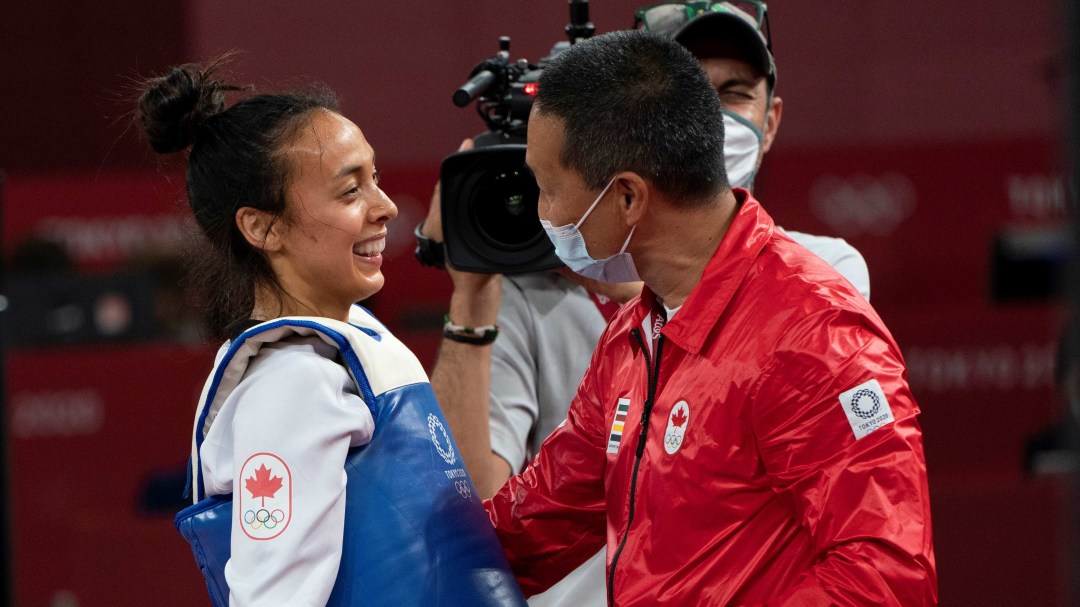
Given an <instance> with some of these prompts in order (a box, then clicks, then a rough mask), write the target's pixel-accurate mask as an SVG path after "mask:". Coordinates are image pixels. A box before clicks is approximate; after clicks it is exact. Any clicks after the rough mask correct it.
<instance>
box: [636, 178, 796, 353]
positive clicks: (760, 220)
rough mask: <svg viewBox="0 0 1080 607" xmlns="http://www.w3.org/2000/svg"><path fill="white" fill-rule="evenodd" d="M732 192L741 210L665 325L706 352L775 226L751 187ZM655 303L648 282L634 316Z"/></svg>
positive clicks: (669, 333) (671, 335)
mask: <svg viewBox="0 0 1080 607" xmlns="http://www.w3.org/2000/svg"><path fill="white" fill-rule="evenodd" d="M732 192H733V193H734V194H735V201H736V204H737V205H738V211H737V212H736V213H735V217H734V218H733V219H732V222H731V226H730V227H729V228H728V231H727V234H725V235H724V238H723V240H721V241H720V245H719V246H718V247H717V248H716V251H715V252H714V253H713V255H712V258H710V260H709V262H708V264H707V265H706V266H705V271H704V272H703V273H702V276H701V282H699V283H698V285H697V286H696V287H694V290H693V291H691V292H690V296H689V297H687V298H686V301H685V302H684V303H683V305H682V308H680V310H679V313H678V315H676V316H675V318H674V320H672V321H671V322H670V323H668V324H666V325H665V326H664V329H663V333H664V337H665V339H668V340H670V341H674V342H675V343H676V344H678V345H679V346H680V347H681V348H683V349H685V350H687V351H689V352H694V353H697V352H700V351H701V348H702V346H703V345H704V344H705V339H706V338H707V337H708V336H709V334H710V333H711V332H712V331H711V329H712V327H713V325H714V324H716V322H717V320H719V318H720V315H721V314H723V313H724V310H726V309H727V307H728V304H729V303H730V302H731V299H732V297H733V296H734V295H735V292H736V290H738V288H739V286H740V285H741V284H742V282H743V279H744V278H746V274H747V273H748V272H749V271H750V267H751V266H752V265H753V263H754V260H755V259H757V256H758V254H759V253H761V250H762V249H763V248H764V247H765V244H766V243H767V242H768V241H769V239H770V238H771V237H772V235H773V233H774V232H775V231H776V224H774V223H773V220H772V218H771V217H769V214H768V213H766V212H765V209H763V208H762V207H761V204H760V203H759V202H758V201H757V200H756V199H755V198H754V197H753V195H751V194H750V192H749V191H747V190H744V189H742V188H733V189H732ZM655 302H656V294H655V293H653V292H652V290H651V289H649V287H647V286H646V287H645V289H644V290H643V291H642V293H641V296H640V297H639V298H638V299H637V301H636V302H635V303H634V305H635V308H636V309H635V311H634V313H633V317H634V318H636V319H637V321H638V323H640V321H641V319H642V318H644V317H645V315H647V314H649V313H650V312H651V311H652V309H653V306H654V305H657V304H656V303H655Z"/></svg>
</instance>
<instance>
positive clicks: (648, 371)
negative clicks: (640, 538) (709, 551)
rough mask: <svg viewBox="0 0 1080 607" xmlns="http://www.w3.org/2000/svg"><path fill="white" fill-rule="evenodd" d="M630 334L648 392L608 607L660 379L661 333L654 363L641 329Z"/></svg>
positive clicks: (631, 518) (631, 517)
mask: <svg viewBox="0 0 1080 607" xmlns="http://www.w3.org/2000/svg"><path fill="white" fill-rule="evenodd" d="M630 334H631V335H632V336H633V337H634V339H635V340H636V341H637V343H638V345H639V346H640V347H641V353H642V354H644V355H645V375H646V377H648V379H649V387H648V394H647V396H646V397H645V408H644V410H643V411H642V412H641V435H640V436H639V437H638V445H637V450H636V452H635V453H634V471H633V473H632V474H631V476H630V512H629V513H628V514H627V517H626V530H625V531H624V532H623V539H622V541H621V542H619V548H618V549H617V550H615V556H614V557H612V559H611V572H610V573H608V584H607V593H608V607H615V566H616V565H617V564H618V563H619V556H620V555H622V551H623V548H625V547H626V540H627V539H628V538H629V537H630V525H631V524H633V522H634V497H635V495H636V493H637V474H638V467H639V466H640V465H641V456H642V455H644V454H645V438H646V436H648V433H649V415H650V414H651V413H652V408H653V401H655V400H656V387H657V384H658V383H659V381H660V351H661V350H662V349H663V347H664V336H663V334H661V335H660V336H659V337H658V338H657V339H656V363H655V364H653V363H652V362H651V361H650V360H649V350H648V347H647V346H646V344H645V340H644V338H642V336H641V331H640V330H638V329H637V328H634V329H631V330H630Z"/></svg>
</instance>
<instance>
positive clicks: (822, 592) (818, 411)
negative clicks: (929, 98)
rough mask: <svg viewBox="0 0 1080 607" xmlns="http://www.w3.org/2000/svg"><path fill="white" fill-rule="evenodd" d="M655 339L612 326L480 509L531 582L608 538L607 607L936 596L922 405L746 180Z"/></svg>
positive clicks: (885, 342) (850, 297) (637, 309)
mask: <svg viewBox="0 0 1080 607" xmlns="http://www.w3.org/2000/svg"><path fill="white" fill-rule="evenodd" d="M736 196H737V198H738V200H739V201H740V203H741V205H740V209H739V211H738V213H737V214H736V217H735V220H734V222H733V223H732V225H731V228H730V230H729V231H728V233H727V235H725V237H724V239H723V242H722V243H721V244H720V246H719V247H718V249H717V251H716V253H715V254H714V255H713V257H712V259H711V261H710V262H709V264H708V266H707V267H706V268H705V272H704V275H703V276H702V278H701V282H700V283H699V284H698V286H697V287H696V288H695V289H694V291H693V292H692V293H691V294H690V297H689V298H688V299H687V300H686V302H685V304H684V305H683V306H682V308H681V309H680V310H679V312H678V314H677V315H676V316H675V317H674V318H673V320H672V321H671V322H669V323H667V324H666V325H665V326H664V327H663V329H662V336H661V337H660V338H659V339H658V340H657V343H656V346H655V348H652V353H650V349H651V348H650V345H649V340H650V339H651V331H650V330H648V329H649V328H650V327H651V324H652V321H651V320H650V316H651V314H652V312H653V309H654V303H653V302H654V301H655V295H654V294H653V293H651V292H649V290H648V289H646V290H645V292H644V293H643V294H642V296H641V298H640V299H638V300H636V301H633V302H630V303H629V304H627V305H626V306H624V307H623V308H622V310H620V312H619V314H618V315H617V316H616V317H615V318H614V319H613V320H612V322H611V324H610V325H609V326H608V328H607V330H606V332H605V333H604V334H603V336H602V337H601V338H600V343H599V345H598V347H597V350H596V352H595V353H594V355H593V360H592V363H591V365H590V367H589V370H588V371H587V372H586V374H585V377H584V379H583V380H582V382H581V385H580V387H579V389H578V394H577V396H576V397H575V399H574V402H573V404H572V406H571V407H570V411H569V413H568V415H567V420H566V422H565V423H564V424H563V425H562V426H560V427H559V428H558V429H557V430H556V431H555V432H554V433H553V434H552V435H551V437H550V438H548V440H547V441H546V442H545V443H544V445H543V447H542V448H541V450H540V452H539V454H538V455H537V457H536V459H535V460H534V461H533V462H532V463H531V464H530V465H529V467H528V468H527V469H526V470H525V471H524V472H523V473H522V474H520V475H518V476H516V477H514V478H511V479H510V481H509V482H507V484H506V485H504V486H503V488H502V489H501V490H500V491H499V493H498V494H497V495H496V496H495V497H494V498H493V499H492V500H490V501H489V502H487V503H486V504H485V505H486V507H487V509H488V514H489V515H490V516H491V520H492V522H493V523H494V525H495V527H496V530H497V532H498V534H499V537H500V540H501V541H502V543H503V547H504V550H505V552H506V555H507V557H508V558H509V560H510V563H511V565H512V566H513V568H514V571H515V573H516V574H517V576H518V581H519V582H520V583H521V586H522V588H523V589H524V590H525V593H526V595H532V594H535V593H537V592H540V591H543V590H545V589H546V588H548V587H549V586H550V585H551V584H553V583H554V582H556V581H558V580H559V579H561V578H562V577H563V576H564V575H565V574H566V573H567V572H569V571H571V570H572V569H573V568H574V567H575V566H577V565H578V564H580V563H581V562H583V561H584V560H585V559H586V558H588V557H589V556H591V555H593V554H595V553H596V551H597V550H598V549H599V548H600V546H601V545H602V544H603V543H604V542H605V541H606V543H607V560H608V571H607V576H608V579H607V585H608V601H609V604H612V605H618V606H619V607H631V606H639V605H640V606H645V605H649V606H653V605H675V606H680V607H682V606H690V605H765V604H767V605H815V606H816V605H933V604H935V603H936V602H937V581H936V574H935V565H934V555H933V548H932V545H931V531H930V502H929V490H928V488H927V482H926V464H925V460H924V457H923V447H922V433H921V430H920V428H919V424H918V423H917V421H916V420H915V416H916V414H917V413H918V412H919V409H918V407H917V406H916V404H915V400H914V399H913V398H912V395H911V392H910V391H909V389H908V386H907V382H906V374H907V373H906V370H905V367H904V361H903V358H902V357H901V355H900V351H899V349H898V348H897V346H896V343H895V342H894V341H893V338H892V336H891V335H890V334H889V331H888V330H887V329H886V328H885V325H884V324H883V323H882V321H881V319H880V318H878V316H877V314H876V313H875V312H874V310H873V309H872V308H871V307H870V304H869V303H867V302H866V300H864V299H863V298H862V297H861V296H860V295H859V294H858V293H857V292H856V291H855V289H854V288H853V287H852V286H851V285H850V284H848V283H847V281H845V280H844V279H843V278H842V277H841V276H840V275H839V274H837V273H836V272H835V271H834V270H833V269H832V268H830V267H829V266H828V265H827V264H825V262H823V261H821V260H820V259H818V258H817V257H816V256H814V255H813V254H811V253H810V252H808V251H807V250H806V249H804V248H802V247H801V246H799V245H798V244H796V243H795V242H794V241H792V240H791V239H790V238H788V237H787V236H786V235H784V234H782V233H781V232H780V231H779V230H777V228H776V226H775V225H774V224H773V221H772V219H771V218H770V217H769V215H768V214H767V213H765V211H764V209H762V208H761V206H760V205H759V204H758V202H757V201H756V200H754V198H753V197H752V196H750V195H749V193H747V192H745V191H744V190H736Z"/></svg>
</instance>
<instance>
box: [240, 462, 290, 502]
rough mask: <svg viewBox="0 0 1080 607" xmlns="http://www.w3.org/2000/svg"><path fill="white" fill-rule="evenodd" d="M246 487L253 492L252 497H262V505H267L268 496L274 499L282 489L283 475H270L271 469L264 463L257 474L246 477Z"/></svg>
mask: <svg viewBox="0 0 1080 607" xmlns="http://www.w3.org/2000/svg"><path fill="white" fill-rule="evenodd" d="M244 487H246V488H247V490H248V491H250V492H251V499H255V498H257V497H261V498H262V505H263V506H264V507H265V506H266V498H270V499H274V494H275V493H277V492H278V489H281V477H280V476H275V477H273V478H271V477H270V469H269V468H267V467H266V464H262V465H261V466H259V467H258V468H257V469H256V470H255V476H253V477H251V478H248V479H244Z"/></svg>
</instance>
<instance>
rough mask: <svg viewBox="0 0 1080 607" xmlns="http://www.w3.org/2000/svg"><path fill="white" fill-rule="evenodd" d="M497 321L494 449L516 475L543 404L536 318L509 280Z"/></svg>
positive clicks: (493, 373)
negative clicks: (539, 389) (539, 393)
mask: <svg viewBox="0 0 1080 607" xmlns="http://www.w3.org/2000/svg"><path fill="white" fill-rule="evenodd" d="M498 324H499V338H498V339H496V340H495V345H494V349H493V351H492V355H491V403H490V424H491V429H490V431H491V450H492V452H493V453H495V454H496V455H498V456H499V457H501V458H503V459H504V460H506V462H507V463H508V464H510V469H511V471H512V472H513V473H515V474H516V473H518V472H520V471H521V469H522V468H524V467H525V460H526V458H527V457H528V453H527V450H528V445H529V433H530V432H532V428H533V426H534V425H535V424H536V420H537V418H538V417H539V415H540V404H539V403H538V402H537V387H536V378H537V369H536V354H535V352H534V350H535V342H536V340H535V338H534V336H533V334H532V330H533V321H532V318H531V315H530V313H529V307H528V305H527V302H526V301H525V297H524V294H523V293H522V292H521V290H520V289H518V288H517V286H516V285H514V284H513V283H512V282H511V281H509V280H504V281H503V297H502V307H501V308H500V309H499V319H498Z"/></svg>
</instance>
